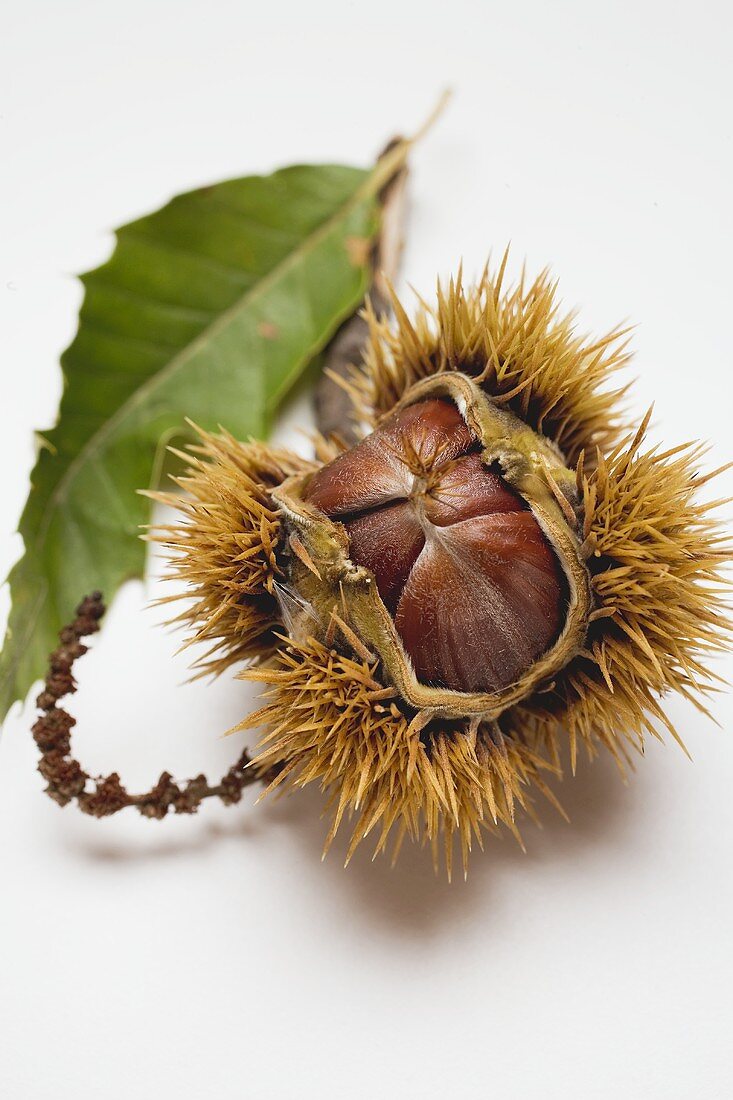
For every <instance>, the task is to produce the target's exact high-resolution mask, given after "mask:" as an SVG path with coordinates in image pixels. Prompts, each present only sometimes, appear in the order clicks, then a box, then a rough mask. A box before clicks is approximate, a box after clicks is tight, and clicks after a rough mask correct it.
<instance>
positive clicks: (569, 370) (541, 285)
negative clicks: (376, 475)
mask: <svg viewBox="0 0 733 1100" xmlns="http://www.w3.org/2000/svg"><path fill="white" fill-rule="evenodd" d="M506 263H507V255H506V254H505V255H504V257H503V259H502V261H501V264H500V265H499V268H498V270H497V271H496V272H492V271H491V270H490V269H489V268H488V267H487V268H486V270H485V271H484V273H483V275H482V277H481V279H480V280H479V282H478V283H477V284H476V285H475V286H472V287H470V288H465V287H464V285H463V281H462V276H461V273H460V272H459V274H458V276H457V277H456V278H455V279H451V280H450V282H449V283H448V286H447V288H446V287H444V286H441V284H440V283H439V284H438V301H437V306H435V307H434V308H433V307H430V306H428V305H426V304H425V303H424V302H422V301H420V304H419V308H418V311H417V314H416V316H415V317H414V318H412V319H411V318H409V317H408V315H407V313H406V312H405V310H404V308H403V306H402V305H401V304H400V302H399V301H398V300H397V298H396V297H395V296H394V295H393V298H392V305H393V308H394V314H395V321H394V322H390V321H388V320H385V319H384V318H383V317H382V318H380V317H378V316H377V315H376V314H375V313H374V312H373V311H372V310H369V309H367V313H366V316H367V321H368V324H369V342H368V345H367V349H366V352H365V361H364V364H363V365H362V366H361V367H359V368H355V370H354V372H353V375H352V378H351V381H350V383H349V384H348V388H349V391H350V393H351V396H352V400H353V401H354V404H355V406H356V410H357V413H358V415H359V416H360V418H362V419H364V420H367V421H368V422H369V421H373V420H374V419H375V418H376V417H379V416H381V415H383V414H385V413H388V412H389V411H390V410H391V409H392V407H393V406H394V405H395V403H396V402H397V401H399V400H400V398H402V397H403V396H404V394H405V392H406V391H407V390H408V389H409V387H410V386H411V385H413V384H414V383H415V382H417V381H419V380H420V379H422V378H425V377H427V376H429V375H432V374H436V373H439V372H441V371H448V370H458V371H463V372H465V373H466V374H469V375H471V376H472V377H474V378H475V379H477V380H478V381H480V382H481V383H482V384H483V386H484V388H485V389H486V391H487V392H488V393H489V395H490V396H491V397H492V398H493V399H494V400H495V401H496V402H498V403H500V404H506V405H507V406H508V407H509V408H510V409H511V410H512V411H513V412H514V413H516V414H517V415H518V416H520V417H521V418H522V419H523V420H524V421H525V422H526V423H527V424H529V425H530V426H531V427H532V428H534V429H535V430H536V431H539V432H541V433H542V434H544V435H545V436H547V437H548V438H550V439H553V440H554V441H555V442H556V443H557V444H558V446H559V447H560V448H561V450H562V451H563V453H564V454H565V456H566V459H567V460H568V462H569V463H570V464H571V465H574V464H575V463H576V462H577V460H578V457H579V456H580V454H581V452H582V451H583V450H585V451H586V453H590V452H591V451H593V452H595V448H596V447H600V448H601V450H603V451H607V450H609V449H610V448H611V447H613V446H614V445H615V444H616V442H617V441H618V439H619V437H620V436H621V435H622V434H623V432H624V431H625V427H624V422H623V416H622V412H621V410H620V405H621V400H622V398H623V395H624V393H625V389H626V387H615V388H614V386H612V385H609V382H610V381H611V379H612V376H613V375H614V374H615V372H616V371H617V370H618V369H619V368H621V367H623V366H625V365H626V364H627V362H628V360H629V355H628V354H627V351H626V343H625V341H624V337H625V335H626V332H625V331H624V330H622V329H616V330H614V331H613V332H610V333H608V334H607V335H606V336H603V337H601V338H600V339H598V340H594V339H591V338H589V337H588V336H585V335H579V334H578V333H576V331H575V317H574V315H573V314H572V313H569V314H563V313H561V312H560V306H559V303H558V300H557V294H556V289H557V288H556V283H555V282H554V281H553V280H552V279H551V278H550V275H549V273H548V272H547V271H543V272H542V273H541V274H540V275H539V276H538V277H537V279H535V281H534V282H532V283H531V284H528V283H527V282H526V281H525V277H524V274H522V276H521V278H520V279H519V281H518V283H517V284H516V285H514V286H506V285H505V282H506Z"/></svg>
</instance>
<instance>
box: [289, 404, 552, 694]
mask: <svg viewBox="0 0 733 1100" xmlns="http://www.w3.org/2000/svg"><path fill="white" fill-rule="evenodd" d="M479 451H480V443H479V441H478V440H477V439H476V437H475V435H474V434H473V432H472V431H471V430H470V428H469V427H468V425H467V424H466V422H465V420H464V419H463V417H462V416H461V414H460V412H459V410H458V408H457V407H456V405H455V404H454V403H453V402H452V401H450V400H447V399H446V398H443V397H438V398H429V399H426V400H423V401H419V402H416V403H415V404H413V405H410V406H408V407H407V408H405V409H403V410H401V411H400V412H397V413H395V414H394V415H393V416H391V417H389V418H388V419H387V420H385V421H384V422H383V424H381V425H380V426H379V427H378V428H377V429H376V430H375V431H374V432H372V433H371V435H369V436H367V437H366V439H364V440H362V442H360V443H358V444H357V445H356V446H355V447H353V448H352V449H351V450H350V451H347V452H345V453H344V454H343V455H340V456H339V457H338V458H337V459H335V460H334V461H333V462H331V463H329V464H328V465H327V466H324V467H323V468H322V469H321V470H319V471H318V473H316V474H315V475H314V476H313V478H312V479H311V481H310V484H309V485H308V487H307V488H306V491H305V499H306V500H307V501H308V502H309V503H310V504H312V505H314V506H316V507H317V508H319V509H320V510H321V511H323V512H324V513H325V514H326V515H328V516H330V517H331V518H332V519H334V520H336V521H337V522H340V523H342V524H343V526H344V528H345V530H346V532H347V534H348V536H349V556H350V558H351V560H352V561H353V562H354V563H355V564H357V565H361V566H364V567H366V568H367V569H369V570H370V571H371V572H372V573H373V574H374V577H375V580H376V583H377V587H378V590H379V594H380V596H381V598H382V600H383V602H384V604H385V605H386V607H387V608H388V609H389V611H390V613H391V614H392V616H393V618H394V622H395V627H396V629H397V632H398V634H399V636H400V638H401V640H402V643H403V646H404V648H405V651H406V653H407V654H408V656H409V657H410V660H411V662H412V666H413V668H414V671H415V674H416V676H417V678H418V680H419V681H421V682H422V683H425V684H428V685H433V686H436V687H441V688H447V689H450V690H455V691H462V692H487V693H492V692H498V691H501V690H502V689H503V688H506V687H508V686H509V685H510V684H513V683H515V682H516V681H517V680H519V679H520V678H521V677H522V676H523V675H524V674H525V673H526V672H527V670H528V669H529V668H530V667H531V666H532V665H533V664H534V663H535V662H536V661H537V659H538V658H539V657H541V656H542V654H543V653H544V652H545V651H546V650H547V649H548V648H549V647H550V646H551V645H552V643H553V641H554V640H555V639H556V638H557V637H558V635H559V634H560V631H561V630H562V627H563V620H564V614H565V608H566V605H567V586H566V582H565V578H564V576H563V573H562V570H561V568H560V564H559V561H558V559H557V557H556V555H555V553H554V552H553V550H552V548H551V546H550V544H549V542H548V540H547V538H546V536H545V534H544V533H543V531H542V529H541V528H540V525H539V523H538V522H537V520H536V518H535V516H534V515H533V513H532V511H531V510H530V509H529V506H528V505H527V504H526V502H525V501H524V500H523V499H522V497H521V496H519V494H518V493H516V492H515V491H514V490H513V489H512V488H511V487H510V486H509V485H508V484H507V482H506V481H505V479H504V478H503V477H502V475H501V473H500V471H499V469H498V467H497V466H496V465H492V466H487V465H486V464H485V463H484V462H483V461H482V458H481V455H480V453H479Z"/></svg>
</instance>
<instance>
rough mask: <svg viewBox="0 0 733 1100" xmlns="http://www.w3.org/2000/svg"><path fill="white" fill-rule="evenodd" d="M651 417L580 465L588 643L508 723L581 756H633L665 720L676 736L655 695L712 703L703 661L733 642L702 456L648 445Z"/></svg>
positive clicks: (722, 544) (694, 450) (726, 557)
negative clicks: (565, 743) (566, 744)
mask: <svg viewBox="0 0 733 1100" xmlns="http://www.w3.org/2000/svg"><path fill="white" fill-rule="evenodd" d="M647 424H648V416H647V418H645V420H644V422H643V423H642V425H641V427H640V429H639V430H638V432H636V434H635V435H634V436H633V437H629V438H628V439H627V440H626V441H625V442H624V443H622V444H621V445H619V446H618V447H616V448H615V449H614V451H613V452H612V453H611V454H610V455H609V456H608V457H607V458H604V457H603V456H602V455H599V456H598V461H597V464H596V466H595V469H593V470H592V471H591V472H589V473H588V472H586V471H585V470H584V468H583V464H582V463H580V465H579V468H578V485H579V489H580V493H581V497H582V500H583V504H584V512H585V528H584V535H585V545H586V547H587V551H588V553H589V555H590V556H589V560H588V566H589V569H590V572H591V583H592V588H593V593H594V603H595V612H594V615H593V622H592V623H591V626H590V630H589V636H588V639H587V642H586V646H585V649H584V652H583V653H581V654H579V655H578V657H576V658H575V660H574V661H572V662H571V663H570V664H569V665H568V666H567V668H566V669H565V670H564V672H563V673H562V674H561V676H560V677H558V678H557V682H556V684H555V686H554V689H553V691H552V692H549V693H547V694H545V695H541V696H536V697H534V698H531V699H529V700H526V701H525V702H523V703H522V704H520V705H519V706H517V707H516V708H514V710H513V711H512V712H510V714H509V715H508V716H507V727H508V728H511V729H516V730H520V731H522V733H524V734H525V735H527V734H528V731H529V730H533V731H534V732H535V733H537V734H538V735H539V736H540V738H541V739H543V740H545V742H547V741H550V742H552V741H554V740H555V739H556V738H557V737H558V736H561V735H566V736H568V737H569V739H570V743H571V749H572V751H573V754H574V753H575V751H576V748H577V744H578V743H579V742H580V743H585V745H586V746H587V747H588V749H589V751H590V752H591V754H592V753H593V751H594V747H595V745H596V744H601V745H604V746H605V747H607V748H609V749H610V750H611V751H612V752H613V753H614V754H615V755H617V757H618V756H621V757H623V756H624V755H625V744H624V743H625V742H626V743H628V744H630V745H631V746H633V747H635V748H638V749H641V748H643V744H644V736H645V734H652V735H653V736H659V735H660V731H661V730H663V729H665V728H666V729H667V731H668V732H669V733H671V735H672V736H673V737H675V739H677V740H680V739H679V737H678V734H677V732H676V730H675V729H674V728H673V726H672V724H671V722H670V721H669V719H668V718H667V716H666V715H665V713H664V711H663V709H662V707H661V705H660V702H659V697H660V696H662V695H664V694H665V693H666V692H668V691H676V692H678V693H679V694H681V695H682V696H684V697H685V698H686V699H688V700H690V701H692V702H693V703H694V704H695V705H696V706H697V707H698V708H699V709H700V710H702V711H705V706H704V700H705V697H706V695H708V694H709V693H710V692H711V691H713V690H715V687H716V683H717V682H718V680H717V678H716V676H715V675H714V673H713V672H711V671H710V669H709V668H708V667H707V666H706V661H707V660H709V658H710V657H711V655H714V654H715V653H718V652H721V651H723V650H725V649H727V648H728V646H729V645H730V630H731V626H730V619H729V616H728V613H727V608H726V606H725V603H724V600H723V594H724V591H725V588H726V587H727V583H726V580H725V578H724V576H723V573H722V570H723V568H724V566H725V564H726V563H727V562H729V561H730V559H731V555H732V554H733V547H732V546H731V544H730V542H729V540H728V539H727V538H726V536H725V535H724V534H723V533H722V531H721V526H720V524H719V522H718V521H717V520H716V519H715V518H714V516H713V515H711V512H712V511H713V510H714V508H715V507H716V503H711V504H704V503H702V502H701V501H700V500H698V499H697V491H698V489H699V488H700V486H701V485H703V484H704V483H705V482H706V481H709V480H710V478H711V477H712V476H714V475H713V474H708V475H707V476H706V477H703V476H700V473H699V470H698V461H699V459H700V457H701V455H702V453H703V449H702V448H700V447H699V446H696V445H693V444H689V445H686V446H682V447H676V448H674V449H672V450H669V451H665V452H660V451H659V450H658V449H652V450H649V451H646V452H644V451H642V450H641V445H642V441H643V438H644V434H645V431H646V427H647Z"/></svg>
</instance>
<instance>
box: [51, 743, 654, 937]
mask: <svg viewBox="0 0 733 1100" xmlns="http://www.w3.org/2000/svg"><path fill="white" fill-rule="evenodd" d="M558 788H561V789H560V790H559V794H560V795H561V800H562V803H563V806H564V808H565V810H566V812H567V813H568V816H569V817H570V823H568V822H566V821H564V820H563V819H562V818H561V817H560V816H559V814H557V812H556V811H555V810H554V809H553V808H552V807H550V806H549V805H544V806H542V805H538V809H539V813H540V820H541V827H537V826H536V825H534V824H532V822H530V821H528V820H525V823H524V827H523V828H522V835H523V837H524V841H525V844H526V846H527V851H526V852H522V850H521V849H520V847H519V846H518V845H517V844H516V842H515V841H514V840H513V838H512V837H511V835H510V834H509V833H508V832H507V831H506V830H503V831H502V834H501V835H494V836H492V835H487V836H486V838H485V845H484V851H483V852H481V851H480V849H478V848H477V847H474V851H473V853H472V857H471V861H470V867H469V876H468V881H467V882H465V883H464V881H463V874H462V870H461V867H460V857H459V856H458V854H457V853H456V856H455V857H454V881H453V882H452V883H449V882H448V881H447V879H446V876H445V873H444V869H443V868H442V867H441V869H440V871H439V872H438V873H437V874H436V873H435V871H434V869H433V863H432V857H431V854H430V851H429V850H428V849H426V848H421V847H420V846H418V845H416V844H410V843H409V842H408V841H407V840H406V841H405V843H404V845H403V847H402V851H401V853H400V857H399V861H398V863H397V865H396V866H395V867H392V866H391V861H390V858H389V856H384V855H382V856H378V857H377V858H376V859H375V860H372V858H371V855H372V850H373V849H372V848H371V847H370V846H369V842H368V841H367V842H365V843H364V844H363V845H362V846H361V848H360V849H359V850H357V853H356V855H355V856H354V858H353V859H352V861H351V863H350V864H349V866H348V867H347V868H344V867H343V860H344V855H345V852H346V848H347V843H348V826H347V827H344V828H343V829H342V834H340V835H339V837H337V840H336V842H335V843H334V845H333V846H332V848H331V851H330V852H329V854H328V855H327V857H326V858H325V860H323V861H321V854H322V847H323V839H324V836H325V834H326V831H327V822H326V820H324V818H323V817H322V811H323V798H322V796H321V795H320V793H319V792H318V791H317V790H315V789H307V790H305V791H297V792H293V793H291V794H289V795H285V796H282V797H279V798H273V799H272V800H271V801H269V802H268V801H265V802H264V803H261V804H260V805H259V806H253V805H251V804H249V805H247V803H246V795H247V793H248V792H245V801H244V802H243V803H241V804H240V806H239V807H237V808H234V809H230V810H229V811H228V813H230V814H231V823H228V822H227V821H226V820H218V821H215V822H212V821H207V820H206V816H207V809H203V810H202V811H201V813H200V816H199V818H198V819H196V820H195V821H194V822H193V823H192V825H193V829H192V831H191V832H190V833H188V835H186V836H185V837H180V836H173V835H168V836H166V835H165V830H166V822H162V823H160V822H150V823H149V827H150V829H151V830H155V829H160V830H161V832H160V835H158V836H157V837H153V838H151V842H150V843H148V842H147V840H146V841H145V843H144V845H142V846H141V845H140V844H139V843H133V842H130V843H125V842H121V841H120V840H117V839H116V840H114V841H110V840H108V839H104V838H103V837H102V836H101V833H100V837H99V839H98V840H97V839H92V840H90V839H89V836H88V834H87V835H84V836H80V835H79V833H78V832H77V831H76V830H72V831H70V832H69V833H66V834H65V835H64V838H63V844H64V847H65V849H66V853H65V854H66V856H67V858H68V857H69V856H70V857H71V858H77V859H82V860H84V861H91V862H93V863H99V864H107V865H110V866H113V865H114V864H147V863H150V862H151V861H152V862H158V861H178V860H181V859H190V858H191V857H192V856H195V855H201V854H208V853H209V852H213V850H214V849H215V848H216V847H217V846H220V845H224V844H226V843H228V842H234V843H236V844H241V845H250V846H251V845H258V844H265V843H266V844H267V847H268V853H267V859H270V860H278V859H281V860H282V862H283V863H285V862H287V864H288V867H290V866H291V865H292V862H293V855H292V849H296V850H297V854H296V858H295V862H296V863H297V864H298V866H299V867H302V868H305V871H304V874H305V875H307V879H308V888H309V889H313V890H318V891H319V893H321V894H322V895H324V896H327V900H328V896H330V897H331V898H332V899H333V902H334V904H336V903H337V902H338V904H339V907H341V905H343V904H346V905H347V907H348V909H349V911H350V912H352V913H353V914H359V919H360V920H361V921H363V922H364V923H365V924H366V925H367V926H370V925H371V926H373V925H374V922H375V921H376V922H378V923H379V926H380V930H381V931H383V932H386V933H387V934H392V935H394V936H397V937H400V936H406V937H407V936H409V937H410V938H412V939H414V938H415V937H424V938H432V937H434V936H437V935H440V934H442V932H443V931H449V930H450V929H451V928H453V927H455V922H456V919H457V918H459V919H466V920H468V919H470V917H471V915H472V914H473V913H474V912H475V911H477V910H478V911H480V912H481V913H482V914H483V916H484V917H485V918H487V917H490V916H491V914H492V911H493V910H494V909H495V908H496V906H497V905H498V906H501V894H502V893H503V891H502V889H501V887H502V885H503V884H505V882H506V878H507V876H509V877H514V876H515V873H516V872H521V871H522V870H523V869H525V870H530V869H532V868H533V867H534V868H536V867H538V866H539V865H545V866H550V865H552V863H559V864H563V863H567V862H571V863H573V862H575V861H577V860H578V859H579V858H581V857H582V856H583V855H584V854H585V853H586V852H589V853H590V854H591V855H592V854H593V849H596V848H599V847H601V848H602V847H603V846H604V845H605V844H606V843H608V842H609V841H611V840H615V841H618V840H619V836H620V834H621V833H623V832H626V831H628V829H629V828H630V822H629V816H630V815H631V816H633V813H634V809H635V807H636V805H637V802H638V799H640V797H641V794H640V792H637V796H636V797H635V796H634V794H633V790H634V781H633V777H632V779H631V782H630V783H629V784H628V785H626V784H624V783H623V782H622V780H621V778H620V776H619V773H618V771H617V768H616V766H615V764H614V763H613V761H612V760H611V758H610V757H608V756H601V757H600V759H598V760H596V761H595V762H594V763H593V764H589V763H588V762H581V764H580V766H579V771H578V775H577V776H576V777H575V778H572V777H568V778H567V779H566V780H565V781H564V782H563V783H562V784H556V791H558ZM72 812H73V811H72ZM146 824H147V823H146ZM170 824H171V823H170V821H169V822H168V825H169V826H170ZM520 824H521V823H520ZM136 839H137V838H136ZM288 848H290V849H291V851H290V852H288V850H287V849H288ZM257 866H258V867H261V866H262V864H261V863H259V864H257ZM281 870H282V869H281ZM251 875H252V871H251V868H250V867H248V866H245V865H244V861H243V865H242V876H243V878H245V877H247V876H250V877H248V878H247V882H248V884H249V886H252V885H253V884H255V885H256V880H255V879H253V878H252V877H251ZM283 900H284V902H285V903H287V901H286V897H285V896H284V898H283Z"/></svg>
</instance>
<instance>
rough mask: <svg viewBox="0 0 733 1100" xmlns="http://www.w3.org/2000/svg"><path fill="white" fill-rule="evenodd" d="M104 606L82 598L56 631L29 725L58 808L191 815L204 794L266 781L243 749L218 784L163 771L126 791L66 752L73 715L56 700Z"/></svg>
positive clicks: (68, 685) (233, 791) (71, 683)
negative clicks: (140, 790)
mask: <svg viewBox="0 0 733 1100" xmlns="http://www.w3.org/2000/svg"><path fill="white" fill-rule="evenodd" d="M104 611H105V607H104V603H103V600H102V594H101V592H94V593H92V595H91V596H86V597H85V598H84V599H83V600H82V602H81V603H80V604H79V606H78V607H77V609H76V618H75V619H74V621H73V622H72V623H70V624H69V625H68V626H65V627H64V629H63V630H62V631H61V632H60V634H59V645H58V647H57V648H56V649H55V650H54V651H53V653H52V654H51V656H50V658H49V664H48V675H47V676H46V684H45V687H44V689H43V691H42V692H41V694H40V695H39V696H38V706H39V708H40V710H41V711H42V712H43V713H42V714H41V716H40V717H39V719H38V721H37V722H36V724H35V725H34V726H33V737H34V739H35V742H36V744H37V745H38V748H39V749H40V752H41V760H40V763H39V765H38V770H39V771H40V773H41V775H42V776H43V778H44V779H45V780H46V783H47V784H48V786H47V787H46V793H47V794H48V795H49V797H50V798H52V799H53V800H54V802H57V803H58V804H59V806H66V805H67V804H68V803H69V802H73V801H76V802H77V804H78V806H79V809H80V810H82V812H83V813H85V814H91V815H92V816H93V817H109V816H110V815H111V814H116V813H118V812H119V811H120V810H124V809H125V808H126V807H128V806H134V807H135V808H136V809H137V811H138V813H140V814H142V815H143V817H154V818H158V819H160V818H163V817H165V816H166V814H168V813H169V811H171V810H172V811H173V812H174V813H177V814H195V813H196V811H197V810H198V808H199V806H200V805H201V803H202V802H203V800H204V799H205V798H219V799H220V800H221V801H222V802H223V803H224V805H225V806H231V805H233V804H234V803H236V802H239V800H240V799H241V797H242V791H243V789H244V788H245V787H247V786H249V785H250V784H252V783H256V782H258V781H260V780H261V781H265V782H267V781H269V780H270V779H271V778H272V775H271V774H270V773H268V772H264V771H262V770H258V769H257V768H250V767H248V765H249V763H250V757H249V754H248V753H247V751H246V750H245V751H244V752H243V753H242V755H241V756H240V757H239V759H238V760H237V762H236V764H234V765H233V766H232V767H231V768H230V769H229V771H228V772H227V773H226V775H224V776H222V778H221V779H220V780H219V782H218V783H216V784H214V785H211V784H209V782H208V780H207V778H206V776H205V775H197V776H195V777H194V778H193V779H189V780H187V781H185V782H183V783H177V782H175V781H174V780H173V778H172V777H171V775H170V774H169V773H168V772H163V773H162V775H161V776H160V778H159V779H158V782H157V783H156V784H155V786H154V787H152V788H151V789H150V790H149V791H146V792H145V793H144V794H129V793H128V791H127V790H126V789H125V787H124V786H123V785H122V783H121V781H120V777H119V775H118V774H117V772H112V773H111V774H110V775H106V776H98V777H92V776H90V775H89V774H88V773H87V772H86V771H84V769H83V768H82V766H81V764H80V763H79V762H78V760H75V759H74V757H73V756H72V755H71V730H72V728H73V727H74V726H75V725H76V719H74V718H72V717H71V715H70V714H68V713H67V711H65V710H63V708H61V707H59V706H58V701H59V699H62V698H63V697H64V696H65V695H70V694H72V693H73V692H75V691H76V681H75V680H74V677H73V675H72V669H73V666H74V662H75V661H76V660H77V659H78V658H79V657H82V656H83V655H84V654H85V653H86V652H87V649H88V646H85V645H83V644H82V642H81V639H82V638H84V637H86V636H87V635H89V634H96V632H97V631H98V630H99V624H100V620H101V618H102V616H103V615H104Z"/></svg>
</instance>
